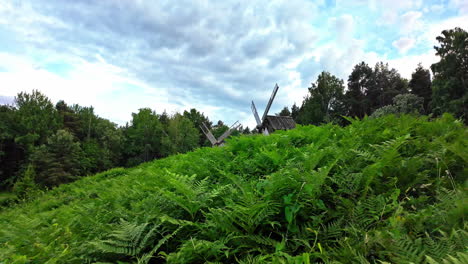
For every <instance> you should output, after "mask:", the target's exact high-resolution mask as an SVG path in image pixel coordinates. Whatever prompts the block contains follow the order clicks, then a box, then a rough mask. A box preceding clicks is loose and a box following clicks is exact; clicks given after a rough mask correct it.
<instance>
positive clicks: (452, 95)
mask: <svg viewBox="0 0 468 264" xmlns="http://www.w3.org/2000/svg"><path fill="white" fill-rule="evenodd" d="M437 41H438V42H439V45H440V46H435V47H434V48H435V50H436V55H438V56H440V61H439V62H437V63H434V64H432V66H431V70H432V72H433V74H434V81H433V90H432V108H433V111H434V113H436V114H438V115H440V114H442V113H444V112H449V113H453V114H455V115H456V116H457V117H464V118H465V119H466V117H467V116H468V92H467V91H468V49H467V47H468V32H466V31H465V30H463V29H461V28H454V29H450V30H444V31H442V36H438V37H437ZM466 120H468V119H466Z"/></svg>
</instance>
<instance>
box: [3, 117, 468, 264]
mask: <svg viewBox="0 0 468 264" xmlns="http://www.w3.org/2000/svg"><path fill="white" fill-rule="evenodd" d="M349 121H350V122H351V124H350V125H348V126H346V127H340V126H335V125H331V124H327V125H324V126H299V127H298V128H296V129H294V130H290V131H277V132H276V133H274V134H272V135H270V136H268V137H265V136H261V135H249V136H240V137H234V138H232V139H230V140H228V144H227V146H225V147H222V148H201V149H198V150H196V151H193V152H189V153H187V154H181V155H175V156H171V157H168V158H165V159H160V160H156V161H153V162H147V163H144V164H142V165H140V166H137V167H134V168H130V169H123V168H115V169H111V170H109V171H106V172H102V173H99V174H96V175H94V176H90V177H85V178H82V179H80V180H78V181H76V182H73V183H70V184H64V185H61V186H59V187H57V188H55V189H53V190H51V191H48V192H46V193H45V194H43V195H40V196H38V197H36V198H34V199H31V200H29V201H25V202H24V203H21V204H18V205H15V206H12V207H11V208H5V209H3V210H2V211H0V226H1V227H2V228H1V229H0V259H2V260H3V262H2V263H95V262H101V263H102V262H112V263H117V262H118V263H149V262H150V263H165V262H167V263H214V262H217V263H236V262H238V263H265V262H267V263H270V262H272V263H313V262H318V263H351V262H353V263H409V262H414V263H438V262H440V263H457V262H455V261H457V260H458V261H459V262H460V263H462V262H464V261H467V260H468V254H466V250H467V245H468V233H467V225H466V222H465V218H466V216H467V213H468V209H467V207H466V204H468V201H467V192H466V183H467V176H468V173H467V168H466V164H467V161H468V155H467V151H466V150H467V145H468V133H467V129H466V127H465V126H464V125H463V123H461V122H459V121H457V120H455V119H454V118H453V117H451V116H450V115H444V116H443V117H442V118H439V119H436V120H432V121H428V120H427V117H412V116H401V117H395V116H392V115H391V116H385V117H382V118H376V119H369V118H364V120H361V121H359V120H352V119H349ZM379 261H381V262H379ZM451 261H453V262H451ZM0 262H1V261H0ZM465 263H466V262H465Z"/></svg>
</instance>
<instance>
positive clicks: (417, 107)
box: [371, 94, 424, 118]
mask: <svg viewBox="0 0 468 264" xmlns="http://www.w3.org/2000/svg"><path fill="white" fill-rule="evenodd" d="M423 105H424V98H422V97H419V96H416V95H414V94H399V95H397V96H395V97H394V98H393V104H392V105H386V106H382V107H381V108H379V109H377V110H375V111H374V113H372V115H371V117H374V118H377V117H381V116H384V115H388V114H422V113H424V106H423Z"/></svg>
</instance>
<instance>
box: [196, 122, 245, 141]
mask: <svg viewBox="0 0 468 264" xmlns="http://www.w3.org/2000/svg"><path fill="white" fill-rule="evenodd" d="M240 126H241V124H239V121H236V122H235V123H234V124H233V125H232V126H231V127H230V128H229V129H228V130H226V132H224V133H223V134H222V135H221V136H220V137H219V138H218V139H216V138H215V137H214V136H213V133H211V131H210V129H209V128H208V126H207V125H206V124H205V122H203V123H202V125H201V126H200V128H201V130H202V131H203V134H205V136H206V137H207V138H208V140H209V141H210V142H211V145H213V146H224V140H225V139H226V138H227V137H229V135H231V133H232V132H233V131H234V130H236V129H238V128H239V127H240Z"/></svg>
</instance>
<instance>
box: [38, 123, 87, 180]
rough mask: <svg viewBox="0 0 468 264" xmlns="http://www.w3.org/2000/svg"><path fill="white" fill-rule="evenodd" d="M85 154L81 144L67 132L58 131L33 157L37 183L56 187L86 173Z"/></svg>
mask: <svg viewBox="0 0 468 264" xmlns="http://www.w3.org/2000/svg"><path fill="white" fill-rule="evenodd" d="M83 160H84V156H83V152H82V150H81V147H80V143H79V142H76V141H75V138H74V136H73V135H72V134H71V133H70V132H68V131H67V130H58V131H57V132H56V133H55V134H54V135H52V136H51V137H49V138H48V139H47V143H46V144H43V145H41V146H40V147H39V148H37V149H36V151H35V152H34V153H33V154H32V155H31V162H32V164H33V166H34V168H35V170H36V173H37V177H36V182H37V183H39V184H41V185H44V186H47V187H51V186H56V185H59V184H62V183H67V182H71V181H73V180H75V179H77V178H78V177H79V176H82V174H83V172H84V165H83V163H82V162H83Z"/></svg>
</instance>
